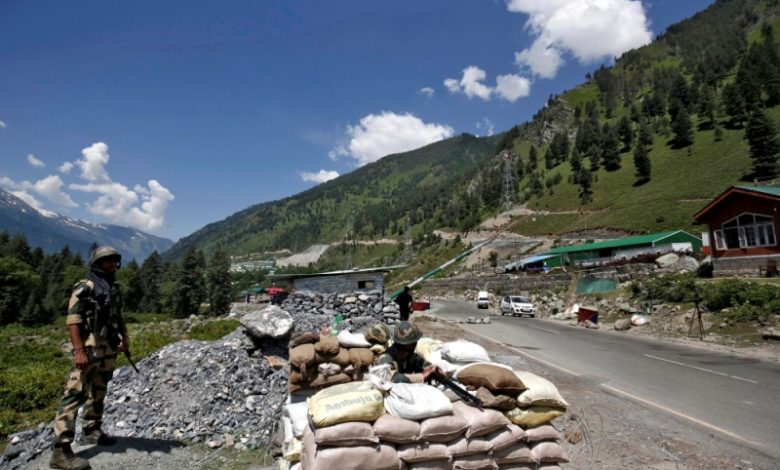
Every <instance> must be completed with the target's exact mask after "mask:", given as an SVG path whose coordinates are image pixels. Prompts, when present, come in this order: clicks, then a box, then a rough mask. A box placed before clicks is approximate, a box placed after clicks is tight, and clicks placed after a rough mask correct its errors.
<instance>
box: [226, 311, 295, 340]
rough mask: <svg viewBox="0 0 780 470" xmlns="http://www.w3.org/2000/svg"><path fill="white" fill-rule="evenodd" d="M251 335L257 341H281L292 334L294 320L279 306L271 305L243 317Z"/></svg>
mask: <svg viewBox="0 0 780 470" xmlns="http://www.w3.org/2000/svg"><path fill="white" fill-rule="evenodd" d="M239 321H240V322H241V324H242V325H243V326H244V328H246V329H247V331H248V332H249V334H250V335H251V336H252V337H254V338H257V339H265V338H272V339H279V338H283V337H285V336H287V335H289V334H290V331H291V330H292V328H293V318H292V315H290V314H289V313H288V312H287V311H286V310H282V309H281V308H280V307H279V306H277V305H269V306H268V307H266V308H265V309H263V310H259V311H255V312H252V313H249V314H247V315H245V316H243V317H242V318H241V319H240V320H239Z"/></svg>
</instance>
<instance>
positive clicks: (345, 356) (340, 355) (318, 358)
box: [314, 348, 352, 369]
mask: <svg viewBox="0 0 780 470" xmlns="http://www.w3.org/2000/svg"><path fill="white" fill-rule="evenodd" d="M314 361H315V362H316V363H317V364H323V363H326V362H332V363H334V364H338V365H340V366H341V368H342V369H344V368H346V367H349V366H350V365H352V363H351V362H350V360H349V349H347V348H340V349H339V352H337V353H336V354H335V355H333V356H326V355H324V354H320V353H318V352H315V353H314Z"/></svg>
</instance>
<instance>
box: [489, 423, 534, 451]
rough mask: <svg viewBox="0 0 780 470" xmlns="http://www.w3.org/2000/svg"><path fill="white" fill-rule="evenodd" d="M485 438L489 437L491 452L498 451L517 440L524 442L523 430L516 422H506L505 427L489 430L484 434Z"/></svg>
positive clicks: (517, 441)
mask: <svg viewBox="0 0 780 470" xmlns="http://www.w3.org/2000/svg"><path fill="white" fill-rule="evenodd" d="M485 439H490V443H491V444H492V446H493V452H498V451H501V450H504V449H506V448H507V447H510V446H513V445H515V444H517V443H519V442H524V441H525V431H523V428H521V427H520V426H518V425H516V424H508V425H507V426H506V427H505V428H501V429H499V430H498V431H493V432H491V433H490V434H488V435H487V436H485Z"/></svg>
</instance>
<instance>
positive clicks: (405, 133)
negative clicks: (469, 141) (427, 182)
mask: <svg viewBox="0 0 780 470" xmlns="http://www.w3.org/2000/svg"><path fill="white" fill-rule="evenodd" d="M454 134H455V130H454V129H453V128H452V127H450V126H446V125H443V124H436V123H425V122H423V121H422V119H420V118H418V117H417V116H415V115H413V114H410V113H405V114H395V113H392V112H387V111H384V112H382V113H381V114H369V115H368V116H365V117H364V118H362V119H361V120H360V123H359V124H358V125H356V126H347V138H348V139H349V142H348V143H345V144H341V145H339V146H337V147H336V148H334V149H333V150H331V151H330V153H329V155H330V157H331V158H333V159H334V160H335V159H336V158H338V157H349V158H353V159H355V160H356V161H357V164H358V166H363V165H365V164H367V163H371V162H374V161H377V160H379V159H380V158H382V157H384V156H386V155H390V154H393V153H399V152H406V151H408V150H414V149H416V148H420V147H422V146H424V145H428V144H430V143H433V142H437V141H439V140H442V139H446V138H448V137H452V136H453V135H454Z"/></svg>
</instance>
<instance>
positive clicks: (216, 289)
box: [208, 249, 232, 316]
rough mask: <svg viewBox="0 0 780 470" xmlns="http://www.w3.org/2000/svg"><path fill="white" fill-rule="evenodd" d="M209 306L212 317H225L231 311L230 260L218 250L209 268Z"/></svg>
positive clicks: (223, 252)
mask: <svg viewBox="0 0 780 470" xmlns="http://www.w3.org/2000/svg"><path fill="white" fill-rule="evenodd" d="M208 287H209V304H210V311H211V314H212V315H215V316H216V315H224V314H225V313H227V312H228V311H229V310H230V301H231V300H232V296H231V279H230V258H229V257H228V255H227V253H225V251H223V250H222V249H217V250H216V251H215V252H214V256H213V257H212V258H211V263H210V264H209V268H208Z"/></svg>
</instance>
